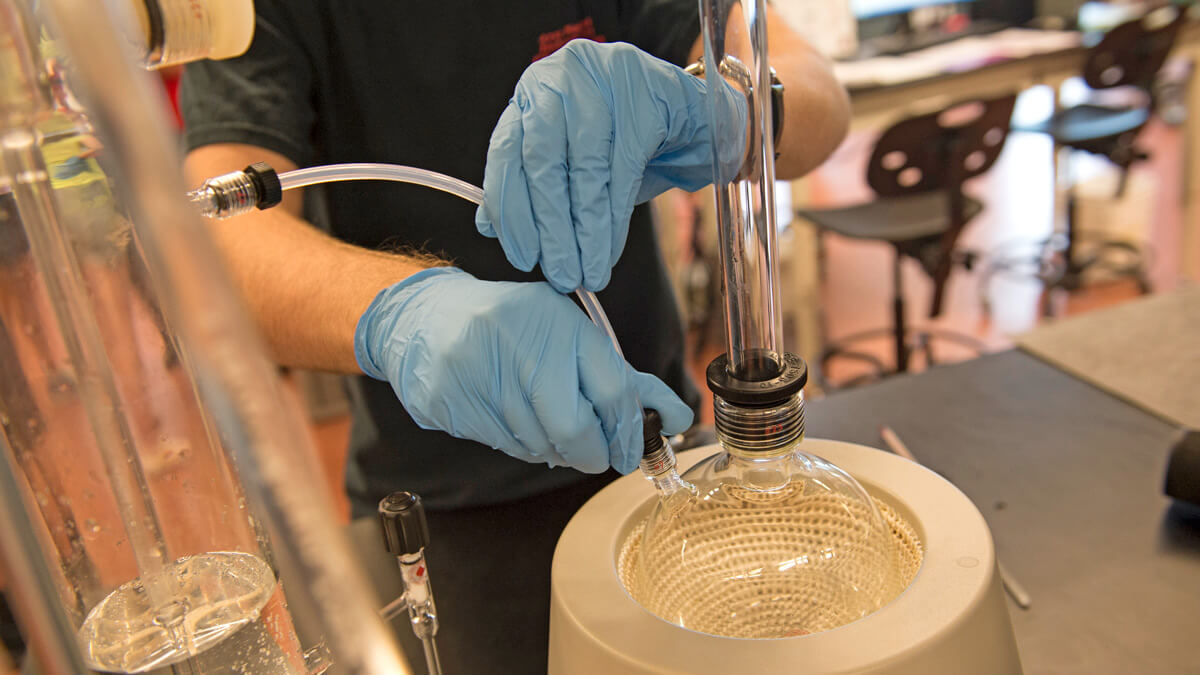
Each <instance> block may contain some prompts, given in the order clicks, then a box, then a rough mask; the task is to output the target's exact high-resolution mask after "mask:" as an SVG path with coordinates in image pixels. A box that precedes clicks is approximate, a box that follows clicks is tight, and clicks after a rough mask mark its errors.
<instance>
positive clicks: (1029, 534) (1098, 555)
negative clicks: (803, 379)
mask: <svg viewBox="0 0 1200 675" xmlns="http://www.w3.org/2000/svg"><path fill="white" fill-rule="evenodd" d="M806 418H807V423H808V435H809V436H811V437H814V438H833V439H838V440H845V441H852V442H856V443H862V444H865V445H872V446H875V447H885V446H884V445H883V444H882V441H881V440H880V437H879V426H880V425H881V424H887V425H889V426H891V427H892V428H893V429H894V430H895V431H896V433H897V435H899V437H900V438H901V439H902V440H903V441H904V442H905V444H906V445H907V446H908V448H909V449H910V450H911V451H912V453H913V454H914V455H915V456H916V457H917V459H918V460H920V461H921V462H922V463H923V464H926V465H927V466H929V467H930V468H931V469H933V470H935V471H937V472H938V473H940V474H942V475H943V476H945V477H946V478H948V479H950V480H951V481H952V482H953V483H954V484H955V485H957V486H958V487H959V488H960V489H961V490H962V491H963V492H965V493H966V494H967V496H968V497H970V498H971V499H972V500H973V501H974V502H975V504H976V505H977V506H978V507H979V509H980V511H982V512H983V514H984V516H985V517H986V518H987V520H988V522H989V523H990V524H991V528H992V534H993V536H994V538H995V540H996V547H997V552H998V555H999V557H1000V559H1001V560H1002V561H1003V562H1004V565H1005V567H1006V568H1007V569H1008V571H1009V572H1010V573H1011V574H1012V575H1013V576H1014V577H1016V579H1018V580H1019V581H1020V582H1021V584H1023V585H1024V586H1025V588H1026V589H1027V590H1028V591H1029V593H1030V595H1031V596H1032V598H1033V606H1032V607H1031V608H1030V609H1029V610H1021V609H1018V608H1017V607H1016V606H1015V605H1014V604H1012V603H1011V601H1010V603H1009V609H1010V612H1011V614H1012V619H1013V624H1014V627H1015V630H1016V636H1017V644H1018V646H1019V648H1020V651H1021V659H1022V661H1023V663H1024V665H1025V670H1026V672H1027V673H1080V674H1083V673H1087V674H1089V675H1095V674H1100V673H1121V674H1126V673H1200V516H1198V515H1197V514H1196V512H1194V511H1188V510H1185V509H1182V508H1180V507H1174V508H1172V507H1171V501H1170V500H1169V499H1168V498H1166V497H1164V496H1163V495H1162V483H1163V476H1164V472H1165V470H1166V461H1167V456H1168V450H1169V448H1170V446H1171V444H1172V442H1173V441H1174V440H1175V438H1176V435H1177V433H1178V430H1177V429H1176V428H1175V427H1172V426H1171V425H1169V424H1167V423H1166V422H1163V421H1161V420H1160V419H1158V418H1156V417H1153V416H1151V415H1149V414H1147V413H1145V412H1142V411H1141V410H1139V409H1137V408H1134V407H1132V406H1130V405H1128V404H1126V403H1124V402H1122V401H1120V400H1118V399H1116V398H1114V397H1112V396H1110V395H1108V394H1106V393H1104V392H1103V391H1101V390H1099V389H1096V388H1094V387H1092V386H1091V385H1088V384H1085V383H1084V382H1082V381H1080V380H1077V379H1075V378H1073V377H1071V376H1070V375H1067V374H1066V373H1063V372H1062V371H1059V370H1057V369H1055V368H1053V367H1052V366H1049V365H1047V364H1045V363H1043V362H1042V361H1039V360H1037V359H1035V358H1033V357H1031V356H1029V355H1027V354H1024V353H1021V352H1016V351H1010V352H1005V353H1001V354H995V355H991V356H986V357H983V358H981V359H977V360H974V361H970V362H967V363H963V364H958V365H953V366H943V367H940V368H936V369H934V370H931V371H928V372H926V373H922V374H920V375H910V376H900V377H896V378H892V379H889V380H886V381H884V382H881V383H879V384H876V385H873V386H869V387H864V388H861V389H855V390H849V391H845V392H839V393H836V394H832V395H830V396H828V397H827V398H824V399H821V400H817V401H811V402H810V403H809V406H808V409H807V414H806Z"/></svg>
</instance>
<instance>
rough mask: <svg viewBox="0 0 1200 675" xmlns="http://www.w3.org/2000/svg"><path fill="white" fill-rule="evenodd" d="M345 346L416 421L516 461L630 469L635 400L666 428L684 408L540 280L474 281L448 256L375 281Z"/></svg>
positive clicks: (636, 453) (682, 423) (675, 429)
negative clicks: (447, 262)
mask: <svg viewBox="0 0 1200 675" xmlns="http://www.w3.org/2000/svg"><path fill="white" fill-rule="evenodd" d="M354 356H355V358H356V359H358V365H359V367H361V368H362V370H363V372H364V373H366V374H367V375H370V376H371V377H374V378H376V379H379V380H387V381H388V382H390V383H391V384H392V388H393V389H394V390H395V391H396V396H398V397H399V398H400V401H401V403H403V404H404V408H405V409H406V410H408V412H409V414H410V415H412V418H413V419H414V420H416V422H417V424H419V425H420V426H421V428H423V429H440V430H442V431H445V432H448V433H450V434H451V435H453V436H457V437H459V438H468V439H471V440H473V441H478V442H480V443H484V444H487V445H490V446H492V447H494V448H497V449H499V450H503V451H504V452H506V453H508V454H509V455H512V456H513V457H516V458H518V459H523V460H525V461H527V462H546V463H547V464H549V465H550V466H559V465H565V466H573V467H575V468H576V469H579V470H580V471H586V472H588V473H599V472H601V471H604V470H605V469H607V468H608V467H609V466H612V467H613V468H614V469H616V470H618V471H620V472H622V473H629V472H630V471H633V470H634V469H635V468H637V465H638V462H639V461H640V460H641V455H642V443H643V442H642V411H641V410H640V409H639V408H638V405H637V401H638V399H640V400H641V403H642V405H644V406H646V407H648V408H654V409H655V410H658V412H659V413H660V414H661V416H662V419H663V429H664V430H665V432H666V433H679V432H682V431H683V430H684V429H686V428H687V427H688V426H689V425H690V424H691V423H692V411H691V409H690V408H688V407H687V405H685V404H684V403H683V402H682V401H680V400H679V397H677V396H676V395H675V393H674V392H672V391H671V389H670V388H669V387H667V385H665V384H663V383H662V381H660V380H659V379H658V378H656V377H654V376H653V375H647V374H645V373H639V372H637V371H636V370H634V369H633V368H632V367H631V366H630V365H629V364H628V363H626V362H625V361H624V360H623V359H621V357H620V356H618V355H617V353H616V351H615V350H614V349H613V347H612V343H610V342H609V341H608V338H607V337H606V336H605V335H604V333H603V332H601V331H600V329H598V328H596V327H595V326H594V325H592V324H591V323H590V322H589V321H588V320H587V317H586V316H585V315H584V313H583V312H582V311H581V310H580V309H579V308H578V307H576V306H575V305H574V304H573V303H572V302H571V301H570V300H568V299H567V298H566V297H565V296H563V295H560V294H558V293H555V292H554V290H553V289H552V288H550V287H549V286H548V285H546V284H544V283H509V282H491V281H480V280H478V279H476V278H475V277H473V276H471V275H470V274H467V273H466V272H463V271H462V270H459V269H456V268H453V267H438V268H434V269H428V270H424V271H422V272H418V273H416V274H414V275H412V276H410V277H409V278H407V279H405V280H404V281H401V282H399V283H397V284H395V285H393V286H390V287H388V288H385V289H384V290H382V291H380V292H379V295H377V296H376V297H375V300H374V301H372V302H371V305H370V306H369V307H368V308H367V311H366V312H364V313H363V315H362V317H361V318H360V319H359V320H358V327H357V328H356V329H355V332H354Z"/></svg>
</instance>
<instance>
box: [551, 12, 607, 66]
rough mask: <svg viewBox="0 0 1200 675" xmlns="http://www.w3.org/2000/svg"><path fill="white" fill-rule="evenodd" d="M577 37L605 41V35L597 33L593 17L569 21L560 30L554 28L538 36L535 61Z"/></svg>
mask: <svg viewBox="0 0 1200 675" xmlns="http://www.w3.org/2000/svg"><path fill="white" fill-rule="evenodd" d="M575 38H587V39H589V40H595V41H596V42H604V41H605V40H604V36H603V35H596V25H595V24H594V23H592V17H590V16H589V17H587V18H586V19H584V20H583V21H576V22H575V23H569V24H567V25H565V26H563V27H562V28H559V29H558V30H552V31H550V32H549V33H542V34H541V35H539V36H538V52H537V54H536V55H535V56H534V57H533V60H534V61H537V60H538V59H542V58H545V57H547V56H550V55H551V54H553V53H554V52H556V51H558V48H559V47H561V46H563V45H565V44H567V43H568V42H570V41H571V40H574V39H575Z"/></svg>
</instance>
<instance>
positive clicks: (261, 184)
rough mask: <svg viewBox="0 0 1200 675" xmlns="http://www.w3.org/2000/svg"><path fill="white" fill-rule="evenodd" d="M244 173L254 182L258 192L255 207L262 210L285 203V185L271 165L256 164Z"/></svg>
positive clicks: (244, 170) (264, 163) (247, 168)
mask: <svg viewBox="0 0 1200 675" xmlns="http://www.w3.org/2000/svg"><path fill="white" fill-rule="evenodd" d="M242 171H243V172H244V173H245V174H246V175H247V176H249V177H250V180H251V181H253V183H254V189H256V190H258V201H257V202H255V204H254V205H255V206H256V207H258V208H259V209H260V210H261V209H269V208H271V207H272V206H277V205H278V204H279V203H280V202H282V201H283V185H281V184H280V182H279V174H277V173H275V169H272V168H271V165H270V164H267V163H266V162H255V163H253V164H251V165H250V166H248V167H246V168H245V169H242Z"/></svg>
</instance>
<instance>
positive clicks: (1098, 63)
mask: <svg viewBox="0 0 1200 675" xmlns="http://www.w3.org/2000/svg"><path fill="white" fill-rule="evenodd" d="M1170 12H1174V13H1175V14H1174V16H1173V17H1171V16H1170V15H1169V13H1170ZM1186 18H1187V12H1185V11H1183V10H1181V9H1179V8H1176V7H1163V8H1161V9H1158V10H1155V11H1153V12H1150V13H1148V14H1147V15H1146V16H1143V17H1141V18H1139V19H1134V20H1132V21H1127V22H1125V23H1123V24H1121V25H1119V26H1117V27H1116V28H1113V29H1112V30H1110V31H1108V32H1107V33H1105V35H1104V37H1103V38H1102V39H1101V40H1100V42H1099V43H1097V44H1096V46H1095V47H1092V48H1091V49H1090V50H1089V51H1088V55H1087V59H1086V60H1085V61H1084V64H1083V81H1084V82H1086V83H1087V86H1089V87H1091V88H1092V89H1109V88H1112V87H1124V86H1134V87H1138V88H1139V89H1142V90H1144V91H1147V92H1149V91H1151V87H1152V85H1153V84H1154V77H1155V75H1157V74H1158V70H1159V69H1160V68H1162V65H1163V63H1164V62H1165V61H1166V60H1167V55H1168V54H1169V53H1170V52H1171V47H1173V46H1174V45H1175V37H1176V36H1177V35H1178V34H1179V28H1180V27H1181V26H1182V25H1183V23H1184V21H1186Z"/></svg>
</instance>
